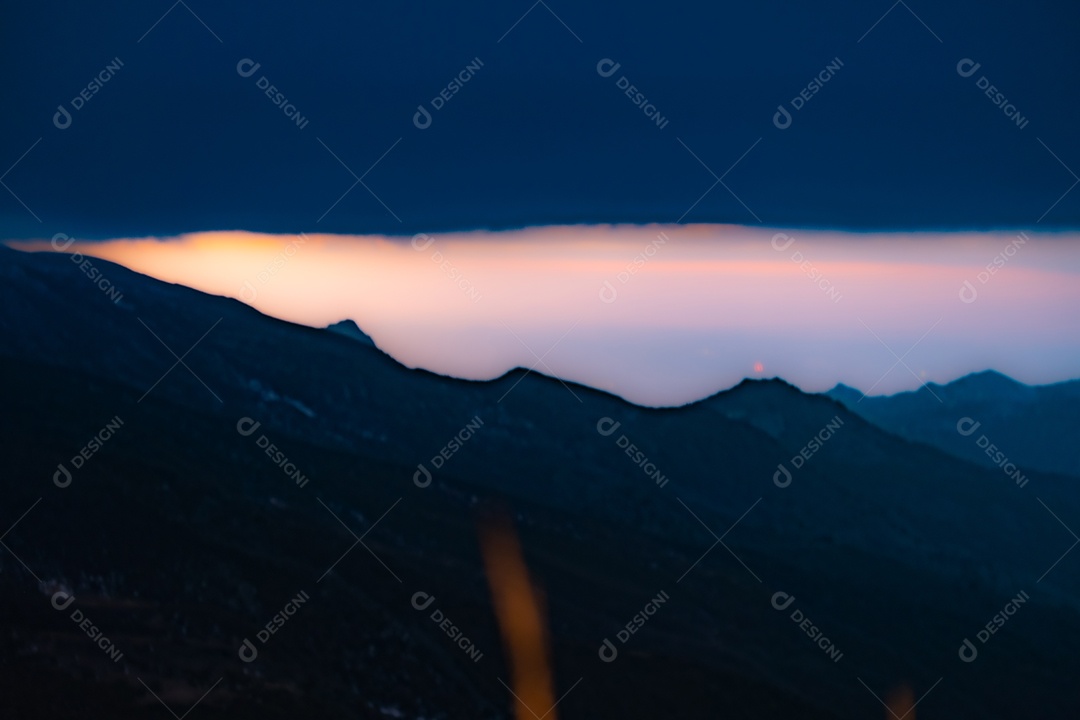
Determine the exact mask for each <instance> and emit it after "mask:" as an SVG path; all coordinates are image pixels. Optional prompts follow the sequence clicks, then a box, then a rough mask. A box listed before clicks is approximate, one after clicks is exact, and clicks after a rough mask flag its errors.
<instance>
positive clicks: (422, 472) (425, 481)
mask: <svg viewBox="0 0 1080 720" xmlns="http://www.w3.org/2000/svg"><path fill="white" fill-rule="evenodd" d="M421 478H422V479H421ZM412 481H413V484H414V485H416V487H418V488H426V487H427V486H428V485H430V484H431V472H430V471H429V470H428V469H427V468H426V467H424V463H420V464H419V465H417V466H416V472H414V473H413V476H412Z"/></svg>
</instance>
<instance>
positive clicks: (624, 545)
mask: <svg viewBox="0 0 1080 720" xmlns="http://www.w3.org/2000/svg"><path fill="white" fill-rule="evenodd" d="M88 262H89V264H88V265H83V264H76V263H74V262H73V261H72V260H71V258H70V257H68V256H65V255H58V254H51V253H47V254H28V253H19V252H15V251H11V250H7V249H4V248H0V337H3V338H4V342H3V344H0V397H2V398H3V405H2V408H3V410H2V412H3V417H4V428H5V431H4V432H3V433H0V457H3V458H4V462H5V472H4V473H3V474H2V475H0V478H2V480H0V497H2V498H3V501H4V502H3V505H2V508H3V510H2V513H0V514H2V515H3V525H2V527H5V528H11V529H10V530H8V531H7V533H6V534H5V536H4V539H3V541H4V545H3V547H0V609H2V612H0V663H2V664H3V666H4V668H5V672H4V673H3V677H2V678H0V683H2V685H0V688H2V689H0V692H3V695H4V698H5V706H6V707H9V708H11V710H12V714H13V716H17V717H20V718H30V719H31V720H33V719H35V718H46V717H56V716H58V715H60V714H61V713H62V712H64V711H70V708H71V707H73V706H74V707H82V708H93V709H94V712H95V713H96V714H97V715H99V716H101V717H109V718H113V719H114V720H115V719H126V718H137V717H139V718H145V717H147V712H148V711H147V708H148V707H150V708H156V707H157V705H158V704H159V698H160V700H162V701H164V702H166V703H168V704H169V705H170V707H171V708H174V709H176V710H177V711H178V712H186V711H187V710H188V709H189V708H191V707H192V704H193V703H195V702H196V701H197V700H199V698H200V697H201V696H203V695H204V694H205V695H206V697H205V699H204V700H202V702H201V703H200V704H199V707H198V708H196V709H195V711H194V712H193V714H192V717H194V713H198V714H199V716H200V717H236V718H240V717H258V718H260V719H261V720H273V719H276V718H286V717H297V716H310V717H330V716H335V717H349V718H352V717H356V718H373V717H387V716H390V717H406V718H419V717H427V718H434V717H490V718H503V717H509V716H511V715H513V714H514V713H515V712H516V711H517V709H516V708H515V705H516V704H517V701H516V700H515V699H514V697H513V696H512V695H511V694H510V693H509V692H508V691H507V689H506V686H505V685H504V684H503V682H512V678H513V673H512V668H510V667H509V663H508V662H507V659H506V658H505V656H504V653H503V647H504V645H503V639H502V637H501V636H500V634H499V631H498V628H497V626H496V623H495V620H494V617H495V615H494V611H493V607H492V602H491V598H490V593H489V590H488V586H487V583H488V578H487V575H486V573H485V570H484V566H483V563H482V561H481V557H480V551H479V547H478V543H479V540H478V537H479V536H478V534H477V525H478V524H482V523H484V522H485V518H486V517H489V516H491V515H492V514H496V513H504V514H507V515H509V516H510V517H511V518H512V519H513V523H514V525H515V527H516V528H517V532H518V533H519V534H520V538H521V544H522V546H523V548H524V554H525V560H526V563H527V565H528V568H529V573H530V576H531V577H532V579H533V581H534V582H535V583H536V584H537V585H538V586H540V587H541V588H542V590H543V596H544V607H545V610H544V617H545V619H546V621H547V624H548V626H549V632H550V639H551V656H552V664H553V669H554V673H553V678H554V680H553V682H554V684H555V686H556V688H555V696H556V697H562V696H565V697H564V699H563V700H562V701H561V702H560V703H559V706H558V713H559V714H560V716H562V717H567V718H574V717H626V718H633V717H643V718H644V717H705V716H718V715H722V716H724V717H742V718H790V717H809V718H852V719H854V718H863V717H880V716H881V713H882V708H881V705H880V702H879V700H878V698H877V697H875V695H878V696H881V697H885V696H887V695H889V694H892V693H894V692H897V693H901V694H902V693H904V692H905V691H906V690H908V691H910V692H911V693H912V694H913V696H914V697H921V696H923V695H924V694H926V693H927V692H928V691H929V694H928V695H926V697H925V698H924V699H923V701H922V702H921V703H920V705H919V715H920V717H935V716H938V717H960V716H964V717H967V716H972V717H974V716H978V717H986V718H1011V717H1030V716H1048V717H1075V716H1076V715H1077V713H1078V712H1080V699H1078V697H1077V695H1076V692H1075V680H1074V679H1075V677H1076V676H1077V674H1078V673H1080V659H1078V658H1077V655H1076V653H1075V652H1073V651H1072V648H1071V646H1070V645H1069V644H1068V643H1062V642H1060V640H1061V638H1062V637H1069V636H1073V635H1076V634H1078V633H1080V600H1078V599H1077V598H1080V573H1077V572H1076V568H1077V565H1076V563H1077V562H1080V556H1078V554H1076V553H1072V554H1069V553H1067V551H1068V550H1069V549H1070V544H1071V543H1072V542H1073V538H1072V537H1071V536H1070V534H1069V531H1068V530H1067V529H1066V527H1063V525H1062V524H1063V523H1064V524H1066V525H1067V526H1069V527H1073V528H1076V527H1080V494H1078V493H1077V488H1076V483H1075V481H1074V480H1073V479H1072V478H1064V477H1061V476H1056V475H1051V474H1046V473H1041V472H1039V471H1037V470H1032V469H1030V468H1026V467H1025V468H1024V471H1025V473H1026V475H1027V476H1028V477H1029V482H1028V484H1027V485H1026V486H1024V487H1020V486H1018V485H1017V483H1016V482H1015V481H1014V480H1013V479H1012V478H1010V477H1008V476H1006V474H1005V473H1003V472H1002V471H1001V469H999V468H993V467H991V468H986V467H983V466H981V465H978V464H975V463H972V462H967V461H965V460H961V459H959V458H956V457H953V456H951V455H949V454H947V453H944V452H941V451H940V450H938V449H936V448H934V447H931V446H928V445H925V444H919V443H913V442H909V441H908V440H905V439H904V438H902V437H899V436H898V435H897V434H895V433H890V432H886V431H884V430H882V429H880V428H878V427H877V426H876V425H874V424H872V423H870V422H867V421H866V420H864V419H863V418H862V417H860V416H859V415H857V414H855V413H853V412H851V411H850V410H848V409H847V407H845V405H844V404H842V403H840V402H837V401H835V400H833V399H831V398H828V397H824V396H820V395H807V394H805V393H802V392H800V391H799V390H798V389H796V388H794V387H792V386H790V385H788V384H786V383H784V382H781V381H778V380H772V381H747V382H744V383H742V384H740V385H739V386H737V387H736V388H733V389H732V390H730V391H727V392H724V393H719V394H717V395H715V396H713V397H710V398H708V399H706V400H703V401H701V402H698V403H694V404H691V405H688V406H685V407H682V408H677V409H649V408H643V407H638V406H634V405H631V404H629V403H627V402H625V401H623V400H621V399H619V398H617V397H615V396H612V395H609V394H606V393H603V392H599V391H596V390H593V389H590V388H587V387H583V386H580V385H575V384H565V385H564V384H563V383H561V382H560V381H558V380H556V379H553V378H550V377H545V376H541V375H538V374H536V373H530V372H525V371H523V370H515V371H513V372H510V373H507V374H506V375H505V376H503V377H500V378H498V379H496V380H493V381H491V382H468V381H463V380H455V379H451V378H446V377H441V376H437V375H434V374H432V373H429V372H425V371H420V370H411V369H408V368H405V367H403V366H402V365H400V364H399V363H397V362H396V361H394V360H393V359H392V358H390V357H389V356H387V355H386V354H384V353H382V352H381V351H379V350H378V349H377V348H374V347H371V346H368V345H365V344H362V343H358V342H357V341H356V340H355V339H353V338H352V337H343V336H342V334H341V333H339V332H333V331H328V330H326V329H321V330H320V329H313V328H308V327H302V326H297V325H293V324H290V323H287V322H283V321H280V320H276V319H274V318H270V317H267V316H264V315H261V314H260V313H258V312H257V311H255V310H253V309H252V308H250V307H248V306H246V305H244V304H242V303H240V302H238V301H235V300H231V299H226V298H221V297H214V296H209V295H206V294H203V293H199V292H196V291H194V290H191V289H189V288H185V287H182V286H178V285H170V284H167V283H163V282H159V281H157V280H154V279H151V278H148V277H145V276H142V275H138V274H136V273H133V272H131V271H129V270H126V269H124V268H122V267H120V266H117V265H113V264H111V263H108V262H104V261H99V260H90V261H88ZM348 334H353V333H348ZM984 422H985V421H984ZM978 435H979V434H978V433H975V434H974V435H972V436H970V437H971V438H972V439H977V438H978ZM1010 452H1011V450H1010ZM65 473H66V474H65ZM69 476H70V477H69ZM1055 516H1056V517H1055ZM20 518H21V519H20ZM361 543H363V544H362V545H361ZM57 592H63V593H66V594H67V596H71V597H74V598H75V600H74V601H73V602H74V605H72V607H70V608H68V609H67V610H66V611H64V612H59V611H58V610H57V601H58V598H59V600H63V599H64V598H65V597H66V596H65V595H60V596H57V595H56V593H57ZM300 592H304V593H306V594H307V596H309V597H310V600H309V601H307V602H306V603H305V604H304V605H303V606H302V607H301V608H300V609H299V611H298V612H296V613H295V614H294V615H290V616H289V619H287V621H286V622H285V624H284V626H283V627H280V628H279V627H277V626H275V625H273V622H274V618H275V616H276V615H278V614H280V613H281V612H282V608H283V607H284V606H285V605H286V603H288V602H290V599H291V598H295V597H297V596H298V594H299V593H300ZM1021 592H1023V593H1025V594H1026V596H1027V597H1028V598H1030V599H1029V600H1025V601H1024V604H1023V605H1022V606H1020V609H1019V611H1018V612H1017V613H1016V614H1015V616H1014V615H1012V614H1010V615H1009V616H1008V618H1009V619H1008V620H1007V622H1006V623H1005V625H1004V627H999V626H997V625H991V626H992V627H993V628H994V630H995V633H994V634H993V636H992V638H991V640H990V641H989V642H985V643H984V641H983V640H981V638H980V635H979V633H980V632H983V633H986V635H987V637H990V633H989V631H986V630H985V628H986V626H987V624H988V623H991V624H992V623H993V619H994V617H995V616H996V615H999V614H1002V613H1003V610H1002V608H1003V607H1005V606H1006V604H1007V603H1010V602H1012V600H1011V599H1013V598H1016V597H1018V595H1019V594H1020V593H1021ZM661 593H663V594H664V595H665V596H666V597H668V598H670V599H668V600H666V602H664V603H663V604H662V605H660V606H656V605H652V604H649V603H651V601H652V599H654V598H657V597H659V596H660V594H661ZM425 596H426V597H429V598H434V600H433V601H432V602H433V604H432V605H431V606H430V607H428V608H427V610H425V611H421V610H418V609H417V607H418V605H417V604H416V603H417V598H418V597H419V598H424V597H425ZM647 604H648V607H649V608H650V610H648V611H645V610H643V608H645V607H646V605H647ZM424 607H427V606H424ZM657 607H658V608H659V609H657ZM1009 607H1010V608H1013V609H1015V608H1014V606H1012V605H1010V606H1009ZM74 610H78V611H79V612H80V613H81V614H82V615H81V616H80V619H79V620H77V621H76V622H73V617H74V616H72V615H71V613H72V612H73V611H74ZM436 610H437V611H438V613H440V614H439V615H433V612H434V611H436ZM653 610H655V612H652V611H653ZM636 616H640V617H641V622H640V623H638V622H637V621H636V620H635V617H636ZM83 617H89V618H90V621H91V622H92V623H93V627H95V628H100V629H101V630H102V631H103V632H104V633H105V634H106V635H107V636H108V639H109V641H110V642H111V643H114V644H115V646H116V647H117V648H119V649H120V650H121V651H122V652H123V657H122V658H121V659H119V660H118V661H116V662H113V661H112V660H111V659H110V658H109V657H108V656H107V655H105V654H104V653H103V652H102V649H101V647H100V646H99V645H98V644H96V641H95V640H94V639H93V638H88V637H87V636H86V635H87V632H88V630H87V629H86V628H84V627H83V626H82V625H80V624H78V623H79V622H80V621H81V619H82V618H83ZM1003 617H1004V615H1003ZM444 618H445V619H448V623H449V624H447V625H446V626H443V625H442V624H441V623H442V622H443V621H444V620H443V619H444ZM268 624H271V627H274V630H275V632H273V633H272V634H271V633H269V632H267V633H266V636H267V637H268V638H269V639H268V640H266V641H265V642H264V641H263V639H262V636H260V635H259V634H258V633H259V632H260V631H262V630H264V629H265V628H266V626H267V625H268ZM451 625H452V627H454V628H456V629H457V631H456V632H458V633H460V634H459V635H457V636H456V637H448V632H450V631H449V630H448V629H447V628H449V627H451ZM628 626H629V627H630V628H632V630H633V631H632V632H631V630H628V629H627V627H628ZM88 627H89V626H88ZM460 636H465V637H467V639H468V642H469V643H471V644H472V645H473V646H475V647H476V648H478V649H479V650H480V651H481V652H482V658H480V659H478V660H476V661H474V660H473V659H472V658H471V657H470V656H469V655H467V654H466V653H464V652H463V651H462V649H461V648H462V647H463V646H461V645H459V644H458V642H457V638H458V637H460ZM965 638H968V639H969V641H970V642H971V643H973V647H974V648H976V649H977V651H978V659H977V661H976V662H971V663H968V662H966V661H965V660H964V659H963V658H964V656H963V655H961V654H959V650H960V649H961V648H966V646H965V645H964V640H965ZM245 639H247V640H249V641H250V642H251V643H254V647H256V648H257V649H258V657H257V659H255V660H253V661H251V662H247V661H245V660H244V655H243V654H238V651H239V650H240V648H242V647H244V645H243V643H244V641H245ZM605 640H608V641H609V642H610V643H612V645H613V647H615V648H616V649H617V650H618V655H617V658H616V659H614V660H613V661H611V662H608V661H607V660H605V657H607V658H610V657H611V653H610V651H608V652H607V654H606V655H605V654H604V653H602V652H601V650H602V649H604V648H606V645H605V644H604V641H605ZM823 643H824V644H823ZM967 656H968V657H970V656H971V653H970V652H968V655H967ZM247 657H249V658H250V652H249V653H248V655H247ZM1017 658H1022V663H1021V665H1018V664H1017V662H1018V661H1017ZM868 688H869V689H870V691H869V692H868ZM905 689H906V690H905ZM208 690H209V692H208ZM155 694H156V695H158V696H159V698H155V696H154V695H155ZM546 710H547V709H546V708H537V709H535V714H536V715H538V716H539V715H542V714H544V713H545V711H546ZM157 712H162V710H160V709H158V710H157Z"/></svg>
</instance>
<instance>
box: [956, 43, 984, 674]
mask: <svg viewBox="0 0 1080 720" xmlns="http://www.w3.org/2000/svg"><path fill="white" fill-rule="evenodd" d="M981 67H982V65H981V64H979V63H977V62H975V61H974V60H972V59H971V58H964V59H963V60H961V61H960V62H958V63H956V74H957V75H959V76H960V77H971V76H972V75H974V74H975V72H976V71H977V70H978V69H979V68H981ZM972 659H974V658H972Z"/></svg>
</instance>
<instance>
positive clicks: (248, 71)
mask: <svg viewBox="0 0 1080 720" xmlns="http://www.w3.org/2000/svg"><path fill="white" fill-rule="evenodd" d="M260 67H262V64H261V63H257V62H255V61H254V60H252V59H251V58H244V59H243V60H241V61H240V62H238V63H236V74H237V75H239V76H240V77H245V78H246V77H251V76H252V75H254V74H255V71H256V70H258V69H259V68H260ZM252 659H254V658H252Z"/></svg>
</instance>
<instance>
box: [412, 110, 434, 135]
mask: <svg viewBox="0 0 1080 720" xmlns="http://www.w3.org/2000/svg"><path fill="white" fill-rule="evenodd" d="M412 124H413V125H415V126H416V127H417V128H419V129H420V130H427V129H428V128H429V127H431V113H429V112H428V111H427V108H425V107H424V106H423V105H417V106H416V114H415V115H413V116H412Z"/></svg>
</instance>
